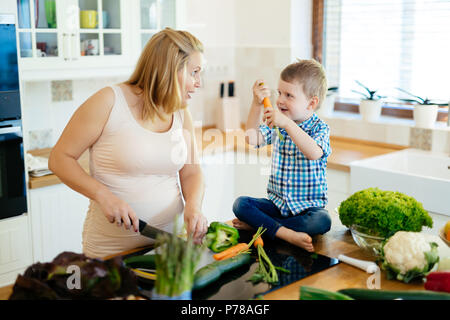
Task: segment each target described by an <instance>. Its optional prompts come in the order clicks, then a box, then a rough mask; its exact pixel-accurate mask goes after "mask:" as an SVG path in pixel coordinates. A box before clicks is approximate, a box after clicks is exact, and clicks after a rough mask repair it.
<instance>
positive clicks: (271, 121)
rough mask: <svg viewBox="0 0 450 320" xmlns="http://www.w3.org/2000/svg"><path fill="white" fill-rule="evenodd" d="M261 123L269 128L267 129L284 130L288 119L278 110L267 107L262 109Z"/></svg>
mask: <svg viewBox="0 0 450 320" xmlns="http://www.w3.org/2000/svg"><path fill="white" fill-rule="evenodd" d="M263 121H264V122H266V121H267V122H266V124H267V125H268V126H269V128H271V129H272V128H274V127H279V128H286V127H287V126H288V124H289V121H290V119H289V118H288V117H286V116H285V115H284V114H282V113H281V112H280V110H278V108H274V107H267V108H264V114H263Z"/></svg>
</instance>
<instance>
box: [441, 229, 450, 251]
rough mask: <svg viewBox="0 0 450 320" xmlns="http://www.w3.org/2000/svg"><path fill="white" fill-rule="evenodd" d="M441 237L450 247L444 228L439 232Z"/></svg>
mask: <svg viewBox="0 0 450 320" xmlns="http://www.w3.org/2000/svg"><path fill="white" fill-rule="evenodd" d="M439 236H440V237H441V239H442V241H444V242H445V243H446V244H447V245H448V246H449V247H450V241H448V240H447V239H446V238H445V233H444V228H442V229H441V231H439Z"/></svg>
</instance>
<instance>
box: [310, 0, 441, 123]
mask: <svg viewBox="0 0 450 320" xmlns="http://www.w3.org/2000/svg"><path fill="white" fill-rule="evenodd" d="M312 1H313V3H312V28H311V29H312V35H311V38H312V57H313V59H315V60H316V61H318V62H320V63H323V49H324V45H323V42H324V40H325V39H324V32H323V30H324V23H325V21H324V13H325V12H324V6H325V0H312ZM358 106H359V101H358V100H356V99H347V98H342V97H339V96H337V98H336V102H335V103H334V110H335V111H345V112H351V113H359V108H358ZM413 110H414V106H413V105H412V104H407V103H392V102H386V103H384V104H383V106H382V109H381V115H384V116H389V117H394V118H401V119H413ZM448 117H449V108H447V107H445V106H444V107H440V108H439V112H438V117H437V121H444V122H445V121H447V119H448Z"/></svg>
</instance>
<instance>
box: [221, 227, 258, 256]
mask: <svg viewBox="0 0 450 320" xmlns="http://www.w3.org/2000/svg"><path fill="white" fill-rule="evenodd" d="M264 231H266V229H264V230H263V228H262V227H259V228H258V230H257V231H256V233H255V235H254V236H253V238H252V240H251V241H250V242H249V243H245V242H240V243H238V244H236V245H234V246H232V247H231V248H228V249H226V250H224V251H222V252H219V253H216V254H215V255H213V258H214V259H215V260H225V259H228V258H232V257H235V256H237V255H238V254H241V253H250V251H251V250H250V247H251V246H252V244H253V243H254V242H255V241H256V240H257V239H258V238H259V237H260V236H261V235H262V234H263V233H264Z"/></svg>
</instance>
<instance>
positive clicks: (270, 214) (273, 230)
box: [233, 60, 331, 252]
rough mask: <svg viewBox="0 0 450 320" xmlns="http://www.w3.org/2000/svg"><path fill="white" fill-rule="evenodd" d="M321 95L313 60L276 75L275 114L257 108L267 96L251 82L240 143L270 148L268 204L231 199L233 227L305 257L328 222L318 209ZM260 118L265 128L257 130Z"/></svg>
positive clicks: (323, 189)
mask: <svg viewBox="0 0 450 320" xmlns="http://www.w3.org/2000/svg"><path fill="white" fill-rule="evenodd" d="M326 92H327V80H326V76H325V72H324V69H323V68H322V66H321V65H320V64H319V63H318V62H316V61H314V60H299V61H298V62H296V63H293V64H291V65H289V66H287V67H286V68H285V69H284V70H283V71H282V72H281V75H280V79H279V82H278V98H277V101H276V107H275V108H270V107H269V108H264V107H263V99H264V98H265V97H268V96H269V95H270V90H269V88H268V87H267V86H266V85H264V82H263V81H262V80H258V81H256V82H255V84H254V85H253V102H252V105H251V109H250V113H249V116H248V119H247V124H246V130H247V135H246V141H247V143H249V144H251V145H254V146H256V147H257V148H259V147H261V146H263V145H266V144H273V150H272V168H271V175H270V178H269V184H268V187H267V192H268V197H269V199H265V198H259V199H257V198H251V197H243V196H241V197H239V198H237V199H236V201H235V202H234V204H233V212H234V214H235V216H236V217H237V219H234V220H233V225H234V227H236V228H238V229H248V230H251V229H255V228H258V227H259V226H263V227H264V228H267V230H266V232H265V234H266V235H267V236H268V237H270V238H272V239H273V238H274V237H278V238H280V239H283V240H286V241H288V242H289V243H292V244H294V245H296V246H299V247H301V248H303V249H305V250H307V251H309V252H313V251H314V246H313V244H312V238H311V236H313V235H316V234H324V233H325V232H327V231H329V230H330V227H331V219H330V216H329V215H328V212H327V211H326V210H325V209H324V207H325V205H326V204H327V183H326V166H327V157H328V156H329V155H330V153H331V148H330V139H329V135H330V129H329V127H328V125H327V124H326V123H325V122H323V121H322V120H320V119H319V118H318V117H317V115H316V114H315V113H314V111H315V110H316V109H317V108H319V107H320V104H321V103H322V102H323V100H324V99H325V95H326ZM262 113H263V121H266V122H267V125H260V119H261V114H262ZM275 127H277V128H275ZM275 130H279V133H280V134H281V135H282V136H283V139H282V140H280V138H279V137H278V134H277V133H276V131H275Z"/></svg>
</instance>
